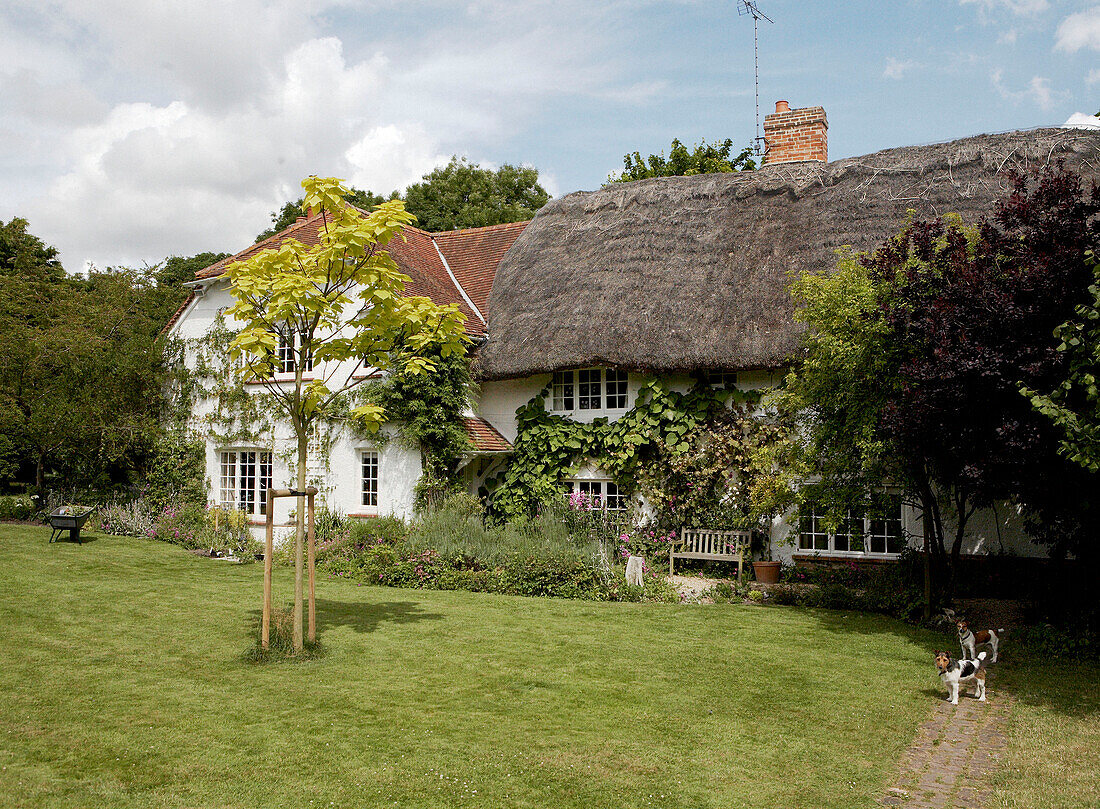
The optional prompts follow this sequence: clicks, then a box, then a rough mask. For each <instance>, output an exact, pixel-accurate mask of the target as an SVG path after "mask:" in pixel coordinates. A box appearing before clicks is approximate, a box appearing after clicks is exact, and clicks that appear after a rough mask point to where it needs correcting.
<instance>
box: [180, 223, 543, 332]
mask: <svg viewBox="0 0 1100 809" xmlns="http://www.w3.org/2000/svg"><path fill="white" fill-rule="evenodd" d="M323 224H324V223H323V217H322V216H321V214H320V213H317V214H314V215H313V216H309V217H303V218H301V219H299V220H298V221H297V222H295V223H294V224H293V225H291V226H290V227H288V228H286V229H285V230H282V231H280V232H278V233H276V234H275V235H273V236H269V237H268V238H266V239H264V240H263V241H260V242H257V243H256V244H253V245H250V246H249V247H247V248H245V249H244V250H241V251H240V252H239V253H236V254H235V255H232V256H229V257H227V258H223V259H222V260H220V261H218V262H216V263H214V264H211V265H210V266H209V267H206V268H204V269H202V270H199V271H198V272H197V273H195V279H196V280H199V281H201V280H204V279H210V278H217V277H219V276H221V275H224V274H225V272H226V270H227V269H228V268H229V266H230V265H231V264H235V263H236V262H238V261H244V260H246V259H248V258H250V257H252V256H254V255H256V254H257V253H259V252H260V251H262V250H267V249H273V248H277V247H278V246H279V245H280V244H281V243H282V242H283V241H284V240H285V239H290V238H293V239H297V240H298V241H300V242H301V243H302V244H304V245H307V246H312V245H315V244H318V243H319V242H320V239H321V233H322V229H323ZM526 224H527V223H526V222H516V223H513V224H507V225H492V226H489V227H483V228H472V229H469V230H451V231H447V232H445V233H439V234H432V233H428V232H427V231H425V230H421V229H420V228H415V227H406V228H404V229H403V231H402V234H403V235H404V239H402V238H401V237H400V236H399V237H397V238H395V239H394V240H393V241H391V242H390V243H389V244H388V245H387V246H386V252H388V253H389V254H390V256H391V257H392V258H393V260H394V261H395V262H396V263H397V266H398V268H399V269H400V270H401V272H403V273H404V274H405V275H407V276H409V283H408V284H407V285H406V287H405V291H406V292H407V293H408V294H409V295H423V296H425V297H428V298H431V299H432V301H433V302H435V303H436V304H439V305H445V304H450V303H454V304H458V307H459V309H461V310H462V313H463V314H464V315H466V332H467V334H469V335H471V336H474V337H478V336H481V335H483V334H484V333H485V321H484V317H485V312H486V311H487V310H486V309H483V308H482V307H483V306H485V305H486V302H487V299H488V296H489V290H490V289H491V288H492V285H493V276H494V274H495V273H496V267H497V264H499V263H500V259H501V258H502V257H503V255H504V253H505V252H507V250H508V248H509V247H511V246H512V243H513V242H514V241H515V240H516V238H517V237H518V236H519V234H520V233H522V232H523V228H524V227H525V226H526ZM444 259H445V260H444ZM448 266H449V268H450V272H448ZM467 283H468V284H470V287H469V288H466V284H467ZM192 299H193V295H192V297H189V298H188V299H187V301H185V302H184V304H183V306H181V307H180V309H179V310H178V311H177V312H176V314H175V315H173V316H172V319H171V320H170V321H169V322H168V326H166V327H165V328H166V330H167V329H169V328H171V327H172V325H174V324H175V323H176V321H178V320H179V317H180V315H181V314H182V313H183V311H184V310H185V309H186V307H187V305H188V304H189V303H190V302H191V300H192ZM471 304H472V305H471Z"/></svg>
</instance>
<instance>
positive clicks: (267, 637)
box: [260, 489, 275, 649]
mask: <svg viewBox="0 0 1100 809" xmlns="http://www.w3.org/2000/svg"><path fill="white" fill-rule="evenodd" d="M266 494H267V537H266V540H265V542H264V612H263V629H262V630H261V634H260V648H261V649H266V648H268V646H269V645H270V642H271V561H272V560H271V557H272V556H274V555H275V492H274V491H273V490H271V489H268V490H267V493H266Z"/></svg>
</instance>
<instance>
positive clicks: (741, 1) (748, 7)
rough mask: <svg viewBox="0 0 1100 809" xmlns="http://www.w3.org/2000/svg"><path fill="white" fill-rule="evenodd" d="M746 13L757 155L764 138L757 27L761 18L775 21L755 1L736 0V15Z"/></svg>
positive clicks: (759, 152)
mask: <svg viewBox="0 0 1100 809" xmlns="http://www.w3.org/2000/svg"><path fill="white" fill-rule="evenodd" d="M746 14H748V15H750V16H751V17H752V61H753V68H754V70H755V77H756V138H755V141H754V142H755V144H756V154H757V156H759V155H760V154H761V153H762V151H763V150H762V149H761V148H760V143H761V141H763V140H764V138H763V137H761V135H760V44H759V36H758V33H759V32H758V28H759V25H760V21H761V20H766V21H767V22H771V23H774V22H775V21H774V20H773V19H772V18H771V17H769V16H768V15H767V14H765V13H764V12H763V11H761V10H760V9H759V8H757V7H756V3H754V2H752V0H737V16H738V17H743V16H745V15H746Z"/></svg>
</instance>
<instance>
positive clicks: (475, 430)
mask: <svg viewBox="0 0 1100 809" xmlns="http://www.w3.org/2000/svg"><path fill="white" fill-rule="evenodd" d="M462 421H463V424H464V425H465V426H466V435H467V436H468V437H469V439H470V444H471V445H473V448H474V452H475V453H487V452H511V451H512V445H511V444H509V443H508V439H506V438H505V437H504V436H503V435H501V434H500V433H499V432H497V429H496V427H494V426H493V425H492V424H490V423H489V422H487V421H486V420H485V419H483V418H480V417H478V416H463V417H462Z"/></svg>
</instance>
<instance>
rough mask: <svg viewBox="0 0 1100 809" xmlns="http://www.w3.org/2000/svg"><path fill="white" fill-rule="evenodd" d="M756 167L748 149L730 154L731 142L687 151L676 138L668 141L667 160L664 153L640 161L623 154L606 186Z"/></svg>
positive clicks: (634, 154) (637, 156) (704, 144)
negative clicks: (620, 167) (618, 169)
mask: <svg viewBox="0 0 1100 809" xmlns="http://www.w3.org/2000/svg"><path fill="white" fill-rule="evenodd" d="M755 168H756V161H755V160H754V159H753V151H752V146H746V147H745V148H744V149H742V150H741V151H740V152H738V153H737V154H734V153H733V141H731V140H730V139H729V138H727V139H726V140H724V141H721V142H720V143H707V142H706V140H703V141H702V142H700V143H697V144H695V146H694V147H693V148H691V149H688V147H686V146H685V145H684V144H683V143H681V142H680V140H679V139H675V140H673V141H672V146H671V147H670V148H669V152H668V157H667V158H666V157H665V153H664V152H661V153H659V154H651V155H649V157H646V158H643V157H642V155H641V152H630V153H628V154H626V155H623V171H622V173H621V174H612V175H611V176H609V177H608V178H607V181H608V182H609V183H629V182H631V181H633V180H645V179H647V178H649V177H683V176H688V175H692V174H717V173H722V172H731V171H751V170H752V169H755Z"/></svg>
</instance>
